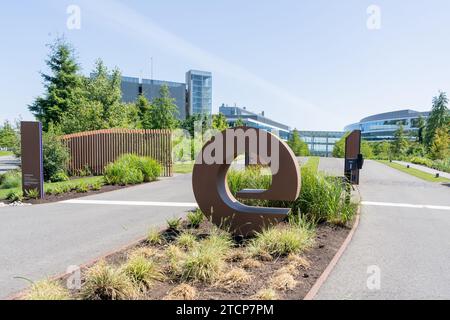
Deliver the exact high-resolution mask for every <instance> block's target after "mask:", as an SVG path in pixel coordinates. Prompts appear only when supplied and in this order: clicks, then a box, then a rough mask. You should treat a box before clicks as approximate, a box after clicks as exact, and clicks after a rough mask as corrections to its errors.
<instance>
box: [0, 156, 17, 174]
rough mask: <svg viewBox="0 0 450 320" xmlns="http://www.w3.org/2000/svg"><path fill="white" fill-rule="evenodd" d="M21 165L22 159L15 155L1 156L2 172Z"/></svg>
mask: <svg viewBox="0 0 450 320" xmlns="http://www.w3.org/2000/svg"><path fill="white" fill-rule="evenodd" d="M19 166H20V160H19V159H17V158H16V157H14V156H4V157H0V174H2V173H5V172H7V171H9V170H14V169H17V168H18V167H19Z"/></svg>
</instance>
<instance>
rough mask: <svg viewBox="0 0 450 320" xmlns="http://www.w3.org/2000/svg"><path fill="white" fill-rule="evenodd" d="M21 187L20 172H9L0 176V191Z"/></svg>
mask: <svg viewBox="0 0 450 320" xmlns="http://www.w3.org/2000/svg"><path fill="white" fill-rule="evenodd" d="M21 185H22V174H21V173H20V171H17V170H11V171H8V172H6V173H5V174H2V175H1V176H0V189H12V188H18V187H20V186H21Z"/></svg>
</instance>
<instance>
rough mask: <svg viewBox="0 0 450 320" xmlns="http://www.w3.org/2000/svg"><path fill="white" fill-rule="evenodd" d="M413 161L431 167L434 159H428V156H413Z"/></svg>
mask: <svg viewBox="0 0 450 320" xmlns="http://www.w3.org/2000/svg"><path fill="white" fill-rule="evenodd" d="M411 162H412V163H414V164H418V165H422V166H426V167H429V168H432V167H433V160H431V159H427V158H421V157H413V158H411Z"/></svg>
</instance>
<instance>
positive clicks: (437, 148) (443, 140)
mask: <svg viewBox="0 0 450 320" xmlns="http://www.w3.org/2000/svg"><path fill="white" fill-rule="evenodd" d="M430 153H431V157H432V158H433V159H434V160H444V159H448V158H449V157H450V135H449V133H448V130H447V129H446V128H439V129H437V130H436V134H435V136H434V139H433V143H432V144H431V149H430Z"/></svg>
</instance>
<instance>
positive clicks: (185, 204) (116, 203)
mask: <svg viewBox="0 0 450 320" xmlns="http://www.w3.org/2000/svg"><path fill="white" fill-rule="evenodd" d="M60 203H66V204H90V205H110V206H144V207H145V206H146V207H184V208H197V207H198V204H197V203H190V202H151V201H112V200H111V201H110V200H67V201H61V202H60Z"/></svg>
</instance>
